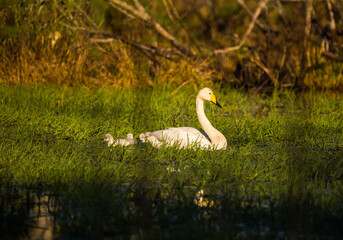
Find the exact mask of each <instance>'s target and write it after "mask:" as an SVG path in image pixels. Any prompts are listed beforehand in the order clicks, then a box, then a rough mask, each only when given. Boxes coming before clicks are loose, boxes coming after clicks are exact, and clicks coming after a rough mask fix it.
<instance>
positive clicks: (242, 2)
mask: <svg viewBox="0 0 343 240" xmlns="http://www.w3.org/2000/svg"><path fill="white" fill-rule="evenodd" d="M236 1H237V2H238V4H239V5H240V6H241V7H242V8H243V9H244V10H245V11H246V12H247V13H248V14H249V15H250V17H252V18H253V17H254V14H253V13H252V12H251V11H250V9H249V8H248V6H247V5H246V4H245V2H244V0H236ZM256 25H257V26H258V27H259V28H260V29H261V30H262V31H263V32H264V33H265V32H267V27H266V26H264V25H263V24H262V23H260V21H258V20H256Z"/></svg>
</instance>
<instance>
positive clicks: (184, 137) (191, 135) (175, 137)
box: [151, 127, 211, 144]
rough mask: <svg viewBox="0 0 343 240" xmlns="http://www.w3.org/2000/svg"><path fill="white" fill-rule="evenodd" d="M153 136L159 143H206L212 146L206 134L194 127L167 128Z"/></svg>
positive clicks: (153, 133)
mask: <svg viewBox="0 0 343 240" xmlns="http://www.w3.org/2000/svg"><path fill="white" fill-rule="evenodd" d="M151 135H153V136H155V137H156V138H157V139H158V140H159V141H161V142H164V143H167V144H168V143H169V144H174V143H175V142H179V143H181V144H189V143H195V142H199V143H206V144H210V143H211V142H210V141H209V138H208V136H207V135H206V133H203V132H201V131H200V130H198V129H196V128H192V127H179V128H167V129H164V130H159V131H155V132H152V133H151Z"/></svg>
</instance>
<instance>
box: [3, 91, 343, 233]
mask: <svg viewBox="0 0 343 240" xmlns="http://www.w3.org/2000/svg"><path fill="white" fill-rule="evenodd" d="M213 90H214V92H215V94H216V95H217V99H218V101H219V102H220V104H221V105H222V106H223V109H218V108H216V107H215V106H214V105H211V104H206V106H205V107H206V113H207V115H208V117H209V119H210V121H211V122H212V123H213V125H214V126H215V127H216V128H218V129H219V130H220V131H221V132H223V133H224V135H225V136H226V138H227V140H228V146H229V148H228V150H226V151H214V152H211V151H201V150H178V149H177V148H162V149H155V148H153V147H152V146H151V145H145V146H143V145H137V146H134V147H130V148H123V147H115V148H113V150H112V151H111V150H110V149H109V148H108V147H106V146H105V145H104V144H103V143H102V139H103V138H104V135H105V133H111V134H112V135H113V136H114V137H124V136H125V135H126V134H127V133H129V132H130V133H133V134H134V136H135V137H138V136H139V134H140V133H142V132H145V131H152V130H157V129H162V128H165V127H172V126H193V127H196V128H200V124H199V123H198V121H197V118H196V113H195V97H196V92H195V91H194V90H193V88H191V87H184V88H181V89H173V88H169V87H155V88H153V89H145V90H144V89H140V90H121V91H119V90H115V89H104V88H102V89H96V90H89V89H86V88H73V89H72V88H68V87H60V88H52V87H34V86H26V85H20V86H18V87H16V88H13V87H11V86H8V85H1V86H0V103H1V104H0V183H1V199H0V213H1V219H0V220H1V222H2V223H4V222H7V224H4V225H2V227H1V229H0V230H2V233H3V234H5V236H7V235H6V234H10V235H12V236H13V234H19V235H20V234H21V235H22V234H25V229H26V227H27V225H25V221H26V220H25V219H26V218H27V217H28V215H29V214H28V212H27V211H28V208H27V207H26V206H27V204H28V205H29V206H30V204H32V200H30V198H29V196H30V194H31V193H35V194H38V195H48V196H51V197H52V198H53V199H54V202H55V208H54V210H52V212H53V213H52V214H53V215H54V216H55V221H56V224H57V225H58V226H59V228H58V229H57V230H56V234H57V236H62V237H63V236H65V237H73V236H74V237H75V236H78V237H82V236H87V237H99V236H111V237H115V236H121V237H124V236H141V237H146V238H163V239H166V238H167V239H168V238H170V239H173V238H176V237H181V238H186V237H192V236H193V237H194V236H198V237H199V238H213V237H228V238H229V237H234V238H239V237H240V236H241V237H242V238H248V237H261V236H269V237H271V238H284V237H296V236H312V237H315V236H317V237H320V238H321V237H330V236H331V237H337V236H342V230H340V228H339V227H338V226H339V223H340V222H341V221H342V218H343V215H342V206H343V205H342V199H343V198H342V190H343V189H342V188H343V186H342V172H343V134H342V133H343V124H342V121H343V120H342V119H343V100H342V96H340V95H330V94H320V93H312V92H311V93H307V94H303V95H295V94H294V93H293V92H284V93H274V94H273V95H272V96H260V95H253V94H249V93H244V92H241V91H239V90H231V89H222V90H218V88H216V87H213ZM200 189H203V191H204V194H205V196H204V201H205V204H204V205H202V206H198V205H196V201H195V200H196V194H197V193H198V191H199V190H200ZM18 197H20V198H18ZM18 199H21V200H18ZM11 219H12V220H13V219H14V220H13V221H12V220H11ZM12 228H13V229H14V228H15V229H16V231H14V230H13V231H12V230H11V229H12ZM18 229H19V230H18ZM17 230H18V231H17ZM192 234H195V235H192Z"/></svg>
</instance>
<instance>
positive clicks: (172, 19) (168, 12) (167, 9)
mask: <svg viewBox="0 0 343 240" xmlns="http://www.w3.org/2000/svg"><path fill="white" fill-rule="evenodd" d="M162 2H163V5H164V8H165V9H166V11H167V14H168V17H169V19H170V20H171V21H172V22H173V23H175V19H174V17H173V15H172V13H171V11H170V7H169V6H168V3H167V0H162Z"/></svg>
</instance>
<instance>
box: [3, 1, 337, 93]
mask: <svg viewBox="0 0 343 240" xmlns="http://www.w3.org/2000/svg"><path fill="white" fill-rule="evenodd" d="M342 62H343V2H342V1H340V0H275V1H274V0H273V1H268V0H261V1H252V0H186V1H185V0H157V1H147V0H132V1H129V0H127V1H126V0H107V1H105V0H90V1H79V0H63V1H60V0H52V1H45V0H37V1H30V0H11V1H10V0H1V1H0V81H1V82H7V83H13V84H19V83H32V84H38V83H44V84H58V85H70V86H75V85H86V86H114V87H117V88H127V87H149V86H152V85H154V84H168V85H180V84H184V85H186V84H190V85H192V84H193V85H195V86H198V85H204V84H207V83H209V82H216V83H219V84H221V85H230V86H233V87H244V88H249V89H253V90H256V91H271V90H273V89H275V88H296V89H310V88H320V89H342V86H343V78H342V73H343V65H342Z"/></svg>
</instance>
